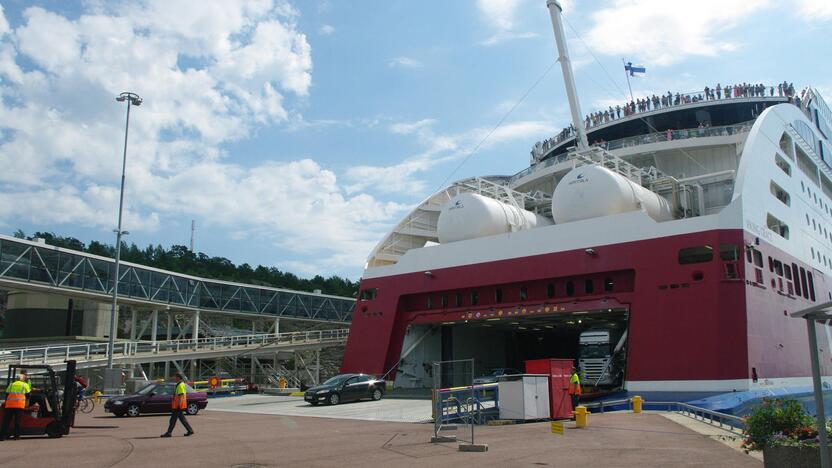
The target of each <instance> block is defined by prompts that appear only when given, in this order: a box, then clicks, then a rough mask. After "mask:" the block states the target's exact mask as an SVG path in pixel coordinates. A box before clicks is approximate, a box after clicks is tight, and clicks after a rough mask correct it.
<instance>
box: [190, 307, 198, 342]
mask: <svg viewBox="0 0 832 468" xmlns="http://www.w3.org/2000/svg"><path fill="white" fill-rule="evenodd" d="M191 330H192V331H191V335H193V336H192V338H193V339H194V347H196V341H197V340H198V339H199V309H197V310H196V311H195V312H194V324H193V326H192V327H191Z"/></svg>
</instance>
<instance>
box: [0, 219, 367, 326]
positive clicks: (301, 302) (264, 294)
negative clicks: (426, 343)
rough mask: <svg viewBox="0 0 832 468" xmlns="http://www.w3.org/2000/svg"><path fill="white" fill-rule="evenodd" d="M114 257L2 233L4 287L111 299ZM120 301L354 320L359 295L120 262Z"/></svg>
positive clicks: (261, 315) (0, 281) (0, 268)
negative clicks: (253, 282) (267, 285)
mask: <svg viewBox="0 0 832 468" xmlns="http://www.w3.org/2000/svg"><path fill="white" fill-rule="evenodd" d="M114 272H115V261H114V260H113V259H111V258H106V257H101V256H98V255H93V254H90V253H86V252H80V251H77V250H70V249H64V248H60V247H55V246H51V245H47V244H45V243H41V242H33V241H28V240H25V239H18V238H15V237H9V236H3V235H0V289H6V290H12V291H31V292H42V293H48V294H61V295H64V296H68V297H77V298H84V299H92V300H98V301H102V302H103V301H108V300H109V299H110V297H111V296H112V293H113V284H114V281H113V278H114V277H115V273H114ZM118 281H119V283H118V285H119V286H118V294H119V303H120V304H122V305H130V306H133V307H140V308H144V309H149V310H151V309H153V310H155V309H164V310H167V311H170V312H178V311H188V312H199V311H203V312H210V313H221V314H231V315H237V316H243V317H258V318H275V319H279V318H287V319H297V320H307V321H317V322H335V323H349V322H350V321H351V319H352V310H353V307H354V305H355V299H353V298H347V297H340V296H331V295H327V294H318V293H309V292H301V291H292V290H288V289H281V288H270V287H266V286H257V285H250V284H241V283H234V282H229V281H220V280H214V279H208V278H200V277H196V276H190V275H185V274H181V273H175V272H172V271H166V270H161V269H157V268H151V267H146V266H143V265H138V264H133V263H129V262H121V265H120V267H119V279H118Z"/></svg>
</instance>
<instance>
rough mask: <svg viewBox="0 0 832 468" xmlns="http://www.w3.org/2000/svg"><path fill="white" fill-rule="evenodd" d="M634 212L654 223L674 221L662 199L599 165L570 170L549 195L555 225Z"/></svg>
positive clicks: (668, 206)
mask: <svg viewBox="0 0 832 468" xmlns="http://www.w3.org/2000/svg"><path fill="white" fill-rule="evenodd" d="M636 210H644V211H646V212H647V214H648V215H650V217H651V218H653V219H655V220H656V221H666V220H669V219H672V218H673V211H672V210H671V208H670V203H668V201H667V200H666V199H665V198H664V197H662V196H661V195H658V194H656V193H653V192H651V191H650V190H648V189H646V188H644V187H642V186H640V185H638V184H636V183H634V182H633V181H631V180H629V179H627V178H626V177H623V176H621V175H618V174H616V173H615V172H612V171H611V170H609V169H607V168H605V167H602V166H589V165H587V166H581V167H576V168H575V169H572V170H571V171H569V172H568V173H567V174H566V175H565V176H564V177H563V179H561V181H560V183H558V185H557V187H555V193H554V194H553V195H552V217H553V218H554V220H555V223H558V224H560V223H568V222H571V221H579V220H582V219H590V218H600V217H602V216H609V215H614V214H619V213H626V212H628V211H636Z"/></svg>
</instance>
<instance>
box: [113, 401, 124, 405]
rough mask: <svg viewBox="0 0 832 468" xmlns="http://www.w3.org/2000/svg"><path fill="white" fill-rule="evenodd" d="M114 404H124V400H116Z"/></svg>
mask: <svg viewBox="0 0 832 468" xmlns="http://www.w3.org/2000/svg"><path fill="white" fill-rule="evenodd" d="M113 404H114V405H123V404H124V402H123V401H114V402H113Z"/></svg>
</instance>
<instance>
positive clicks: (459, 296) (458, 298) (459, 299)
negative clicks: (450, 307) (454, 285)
mask: <svg viewBox="0 0 832 468" xmlns="http://www.w3.org/2000/svg"><path fill="white" fill-rule="evenodd" d="M454 304H456V306H457V307H462V293H456V298H455V300H454Z"/></svg>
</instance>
